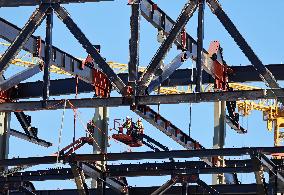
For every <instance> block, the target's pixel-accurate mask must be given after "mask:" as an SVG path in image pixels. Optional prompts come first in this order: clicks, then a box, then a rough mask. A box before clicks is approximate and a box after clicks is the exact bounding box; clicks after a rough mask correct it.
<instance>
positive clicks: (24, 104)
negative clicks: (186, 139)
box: [0, 89, 283, 112]
mask: <svg viewBox="0 0 284 195" xmlns="http://www.w3.org/2000/svg"><path fill="white" fill-rule="evenodd" d="M280 90H281V91H283V89H275V90H273V92H275V91H280ZM273 92H272V90H271V89H255V90H242V91H226V92H203V93H188V94H173V95H150V96H137V97H136V98H135V99H136V103H137V105H158V104H180V103H200V102H215V101H237V100H257V99H275V95H274V93H273ZM279 97H281V96H279ZM64 101H67V106H66V108H67V109H71V105H73V106H74V108H97V107H103V106H106V107H119V106H130V105H132V102H129V101H127V99H125V98H123V97H110V98H84V99H70V100H64V99H63V100H48V101H47V107H46V108H43V107H42V101H21V102H6V103H2V104H0V111H2V112H11V111H36V110H57V109H63V107H64Z"/></svg>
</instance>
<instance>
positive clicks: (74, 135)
mask: <svg viewBox="0 0 284 195" xmlns="http://www.w3.org/2000/svg"><path fill="white" fill-rule="evenodd" d="M75 79H76V85H75V99H77V98H78V84H79V77H78V75H76V77H75ZM68 102H69V101H68ZM76 112H77V109H75V110H74V120H73V125H74V128H73V142H75V140H76V116H77V114H76ZM73 150H74V146H73Z"/></svg>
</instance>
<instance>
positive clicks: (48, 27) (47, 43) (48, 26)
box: [42, 7, 53, 107]
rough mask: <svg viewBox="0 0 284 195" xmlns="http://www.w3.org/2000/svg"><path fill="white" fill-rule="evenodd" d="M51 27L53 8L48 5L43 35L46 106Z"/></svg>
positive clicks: (50, 56) (44, 96)
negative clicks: (44, 34)
mask: <svg viewBox="0 0 284 195" xmlns="http://www.w3.org/2000/svg"><path fill="white" fill-rule="evenodd" d="M52 28H53V9H52V8H51V7H50V8H49V9H48V10H47V12H46V37H45V50H44V52H45V55H44V56H45V58H44V72H43V95H42V98H43V106H44V107H46V101H47V100H48V99H49V85H50V65H51V64H50V63H51V61H52Z"/></svg>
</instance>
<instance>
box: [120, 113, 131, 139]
mask: <svg viewBox="0 0 284 195" xmlns="http://www.w3.org/2000/svg"><path fill="white" fill-rule="evenodd" d="M122 127H123V128H125V129H126V134H127V135H130V134H131V132H132V130H133V123H132V120H131V118H130V117H129V116H127V117H126V120H125V122H124V123H123V125H122Z"/></svg>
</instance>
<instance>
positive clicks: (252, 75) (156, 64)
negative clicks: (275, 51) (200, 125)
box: [0, 0, 284, 195]
mask: <svg viewBox="0 0 284 195" xmlns="http://www.w3.org/2000/svg"><path fill="white" fill-rule="evenodd" d="M99 1H111V0H83V1H82V0H81V1H78V0H56V1H55V0H54V1H53V0H47V1H35V0H22V1H17V0H9V1H1V2H0V7H18V6H35V5H39V7H38V8H37V9H36V10H35V11H34V13H33V14H32V15H31V17H30V18H29V20H28V22H27V23H26V25H25V26H24V27H23V28H22V29H20V28H18V27H17V26H15V25H13V24H11V23H9V22H8V21H6V20H4V19H2V18H1V19H0V37H1V38H2V39H4V40H6V41H8V42H11V46H10V47H9V48H8V49H7V51H6V52H5V53H4V54H3V55H2V56H1V58H0V72H1V74H2V75H3V73H4V71H5V70H6V69H7V67H8V65H9V63H10V62H11V60H13V58H15V56H16V55H17V54H18V53H19V52H20V50H21V49H23V50H26V51H28V52H30V53H32V54H33V55H34V56H36V57H39V58H41V59H43V64H39V65H37V66H35V67H33V68H30V69H27V70H25V71H23V72H21V73H18V74H16V75H15V76H14V77H12V78H10V79H7V80H6V81H4V82H2V83H0V89H1V92H7V94H5V95H6V98H5V99H3V100H2V101H1V102H3V103H1V104H0V111H1V112H15V114H16V116H17V119H18V120H19V122H20V124H21V126H22V128H23V130H24V132H25V133H22V132H19V131H16V130H11V131H10V134H11V135H13V136H16V137H19V138H21V139H24V140H27V141H30V142H32V143H35V144H38V145H41V146H45V147H48V146H50V145H51V143H49V142H47V141H45V140H41V139H39V138H38V137H37V129H36V128H35V127H33V126H32V125H31V119H30V117H28V116H27V115H26V114H25V113H23V112H22V111H37V110H47V109H48V110H55V109H62V108H63V107H64V104H66V100H65V101H64V100H49V97H50V96H60V95H66V94H74V93H86V92H88V93H90V92H93V91H94V85H95V82H96V79H97V78H96V75H97V73H98V72H99V73H101V74H103V75H105V76H106V77H107V79H108V80H109V81H110V83H111V86H108V87H109V88H112V89H114V90H117V91H118V92H119V93H120V94H121V97H100V96H101V95H100V94H96V95H97V97H95V98H89V99H71V100H68V101H69V102H70V105H73V106H74V107H76V108H94V107H118V106H129V107H130V108H131V110H132V111H134V112H135V113H137V114H138V115H139V116H141V117H143V118H144V119H145V120H147V121H148V122H149V123H151V124H152V125H153V126H154V127H156V128H158V129H159V130H160V131H162V132H163V133H165V134H166V135H168V136H169V137H171V138H172V139H173V140H174V141H176V142H177V143H179V144H180V145H182V146H183V147H184V148H186V149H187V150H181V151H168V148H167V147H166V146H162V147H161V148H162V149H164V150H166V151H158V150H156V151H155V152H133V153H108V154H80V155H79V154H78V155H77V154H75V153H74V154H72V155H68V156H66V155H61V156H59V160H62V161H63V162H64V163H68V164H69V165H70V167H71V168H64V169H58V170H42V171H41V170H39V171H28V172H18V171H20V170H22V169H23V168H25V167H28V166H33V165H35V164H53V163H56V162H57V160H58V159H57V157H55V156H46V157H29V158H18V159H3V160H0V166H1V167H8V166H18V167H16V168H12V169H8V170H6V171H4V172H2V174H3V175H2V176H1V177H0V187H1V189H2V192H3V193H7V192H8V191H9V190H10V191H11V190H14V191H15V190H16V191H18V192H15V193H14V194H21V192H22V193H29V194H34V193H33V190H34V189H32V185H31V183H30V182H31V181H44V180H65V179H71V178H72V179H75V182H76V185H77V190H78V193H79V194H80V195H85V194H89V193H90V194H92V193H93V192H94V191H93V190H91V189H88V187H87V185H86V183H85V178H99V179H100V180H102V181H103V183H104V185H103V191H102V192H101V193H103V194H104V193H110V194H111V193H112V192H109V191H108V190H107V189H106V186H109V188H110V189H111V190H114V191H116V192H118V193H120V194H127V193H129V194H145V193H147V194H151V193H152V194H161V193H166V191H171V193H173V194H188V193H190V194H200V193H202V192H204V191H206V192H207V193H209V194H220V193H222V194H226V193H232V192H235V193H238V194H273V193H276V192H277V191H279V188H278V187H277V185H278V183H281V182H284V174H283V171H282V169H283V162H282V161H281V160H270V159H269V158H268V157H267V156H266V155H271V154H273V153H284V148H283V147H277V148H274V147H269V148H265V147H261V148H226V149H205V148H204V147H203V146H202V145H201V144H200V143H198V142H197V141H196V140H194V139H192V138H191V137H190V136H189V135H187V134H186V133H184V132H182V131H181V130H180V129H178V128H177V127H176V126H175V125H173V124H170V122H169V121H167V120H166V119H165V118H163V117H161V116H160V115H159V114H158V113H156V112H154V111H153V110H151V108H150V107H148V105H160V104H178V103H199V102H214V101H236V100H241V99H250V100H257V99H275V98H277V99H279V101H280V102H283V99H284V92H283V89H282V88H281V87H280V85H279V84H278V83H277V81H276V79H278V80H284V76H283V75H284V73H283V65H280V64H279V65H266V66H265V65H263V63H262V62H261V60H260V59H259V58H258V57H257V55H256V54H255V53H254V51H253V50H252V48H251V47H250V46H249V45H248V43H247V42H246V40H245V39H244V38H243V36H242V35H241V34H240V32H239V31H238V29H237V28H236V26H235V25H234V24H233V22H232V21H231V20H230V18H229V17H228V16H227V14H226V13H225V11H224V10H223V9H222V7H221V5H220V3H219V2H218V1H217V0H188V2H187V3H186V4H185V6H184V8H183V10H182V11H181V14H180V16H179V17H178V19H177V21H174V20H172V19H171V18H170V17H169V16H168V15H167V14H166V13H165V12H164V11H162V10H161V9H160V8H159V7H158V6H157V5H156V4H155V3H154V2H152V1H151V0H129V2H128V3H129V5H130V7H131V17H130V31H131V33H130V35H131V37H130V40H129V53H130V59H129V63H128V73H124V74H116V73H115V72H114V70H113V69H112V68H111V67H110V66H109V65H108V64H107V62H106V61H105V59H104V58H103V57H102V56H101V55H100V53H99V51H98V48H96V47H95V46H94V45H92V43H91V42H90V41H89V39H88V38H87V37H86V36H85V34H84V33H83V32H82V31H81V30H80V28H79V27H78V25H77V24H76V23H75V22H74V21H73V19H72V18H71V16H70V14H69V13H68V12H67V10H66V9H65V8H63V7H62V5H61V4H66V3H85V2H99ZM206 4H208V6H209V7H210V9H211V11H212V13H214V14H215V15H216V16H217V18H218V19H219V20H220V22H221V23H222V24H223V26H224V27H225V29H226V30H227V31H228V33H229V34H230V35H231V36H232V38H233V39H234V40H235V42H236V43H237V45H238V46H239V47H240V49H241V50H242V51H243V53H244V54H245V55H246V56H247V58H248V59H249V60H250V62H251V63H252V65H249V66H241V67H240V66H230V69H231V70H232V72H233V74H228V75H226V76H227V77H228V82H246V81H264V82H265V83H266V84H267V86H268V87H270V88H271V89H261V90H249V91H226V90H219V91H217V92H202V91H201V85H202V84H203V83H214V81H215V80H216V74H215V73H214V68H213V69H212V66H214V64H215V63H216V59H214V58H213V57H212V56H211V57H209V53H208V51H206V50H205V49H204V48H203V36H204V7H205V5H206ZM196 9H198V29H197V37H198V40H197V41H195V40H194V39H193V38H192V37H191V36H190V35H189V34H187V33H186V31H185V26H186V23H187V22H188V20H189V19H190V18H191V16H192V15H193V13H194V12H195V10H196ZM53 12H55V13H56V15H57V16H58V17H59V18H60V19H61V20H62V22H63V23H64V24H65V25H66V27H67V28H68V29H69V31H70V32H71V34H73V35H74V37H75V38H76V39H77V40H78V42H79V43H80V44H81V45H82V47H83V48H84V49H85V50H86V52H87V54H88V55H89V57H90V58H92V63H85V62H83V61H81V60H79V59H77V58H75V57H73V56H72V55H70V54H68V53H66V52H64V51H62V50H60V49H58V48H57V47H54V46H53V45H52V28H53ZM141 16H143V17H144V18H145V19H146V20H147V21H149V22H150V23H151V24H152V25H153V26H154V27H155V28H157V29H158V30H159V31H161V32H162V33H163V34H164V35H165V36H166V38H165V40H164V41H163V43H162V44H161V46H160V47H159V49H158V50H157V52H156V54H155V55H154V56H153V58H152V60H151V62H150V63H149V66H148V67H147V68H146V70H145V71H144V72H143V73H139V72H138V66H139V37H140V33H139V30H140V20H141ZM45 18H46V38H45V41H43V40H41V39H40V38H39V37H36V36H33V35H32V34H33V33H34V31H35V30H36V29H37V27H38V26H40V25H41V23H42V22H43V20H44V19H45ZM172 44H175V45H176V46H177V48H178V49H180V50H182V52H181V54H180V55H178V56H177V57H176V58H175V59H174V60H173V62H172V63H171V64H169V65H168V66H165V67H160V63H161V61H162V60H163V58H164V57H165V55H166V53H167V52H168V50H169V49H170V48H171V46H172ZM188 58H191V59H193V60H196V69H194V70H190V69H178V67H180V66H181V64H182V63H183V62H184V61H185V60H187V59H188ZM86 61H87V60H86ZM217 61H218V60H217ZM218 63H220V64H221V65H223V66H226V63H225V62H224V61H223V59H221V61H220V60H219V61H218ZM51 64H52V65H55V66H57V67H59V68H61V69H63V70H64V71H66V72H68V73H70V74H72V75H73V76H74V77H76V78H71V79H60V80H50V76H49V75H50V65H51ZM160 69H161V70H160ZM41 70H43V72H44V76H43V81H37V82H29V83H22V81H24V80H26V79H27V78H29V77H31V76H33V75H35V74H37V73H38V72H40V71H41ZM191 74H193V75H191ZM77 78H79V81H78V82H77ZM189 78H193V79H192V80H191V79H189ZM189 84H196V89H195V92H196V93H189V94H173V95H149V94H150V93H151V92H152V91H153V90H154V89H155V88H157V87H159V86H180V85H189ZM16 86H17V87H16ZM75 86H78V87H77V90H75V88H76V87H75ZM39 97H42V100H41V101H23V99H28V98H39ZM70 105H67V106H66V108H67V109H70V108H71V106H70ZM152 142H155V140H152ZM157 143H159V142H157ZM159 147H160V146H159ZM242 155H245V156H249V157H250V159H247V160H239V161H234V160H225V164H226V166H224V167H218V166H216V165H215V164H214V159H215V158H216V157H218V156H242ZM193 157H199V158H200V159H201V160H200V161H186V162H176V161H174V158H193ZM142 159H171V162H166V163H144V164H122V165H108V166H107V168H106V171H105V172H101V171H100V170H98V169H97V168H96V166H94V163H95V162H96V161H105V160H107V161H120V160H142ZM17 168H18V169H17ZM263 171H265V172H268V173H269V174H270V175H272V176H273V177H274V178H276V179H275V182H274V183H269V184H268V183H267V182H266V181H265V180H264V177H263ZM250 172H253V173H254V174H255V176H256V184H251V185H243V184H234V185H224V186H220V185H219V186H218V185H217V186H209V185H207V184H206V183H205V182H203V181H202V180H200V179H199V175H200V174H216V173H230V174H232V173H250ZM161 175H171V179H170V180H169V181H168V182H166V183H165V184H164V185H163V186H161V187H158V188H129V187H128V185H127V182H125V180H123V179H122V180H121V179H120V178H121V177H134V176H161ZM176 183H181V184H182V187H177V186H173V185H174V184H176ZM189 183H196V184H197V185H198V186H199V187H193V186H191V185H190V186H189V185H188V184H189ZM201 188H202V190H201ZM0 192H1V191H0ZM11 192H12V191H11ZM38 193H39V194H41V193H43V192H38ZM72 193H74V192H73V191H72V192H71V191H69V192H68V194H72ZM12 194H13V193H12ZM50 194H60V192H50Z"/></svg>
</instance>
